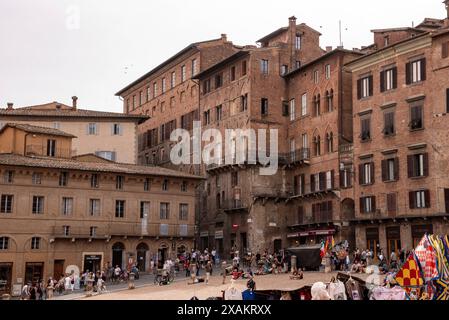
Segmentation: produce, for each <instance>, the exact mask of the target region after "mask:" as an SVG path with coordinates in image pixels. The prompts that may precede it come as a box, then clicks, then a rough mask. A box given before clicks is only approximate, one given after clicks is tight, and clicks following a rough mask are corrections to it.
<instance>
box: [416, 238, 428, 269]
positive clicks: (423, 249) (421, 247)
mask: <svg viewBox="0 0 449 320" xmlns="http://www.w3.org/2000/svg"><path fill="white" fill-rule="evenodd" d="M428 246H429V240H428V239H427V235H424V237H423V238H422V239H421V241H420V242H419V243H418V246H417V247H416V248H415V254H416V258H417V259H418V261H419V264H420V266H421V267H422V268H424V266H425V265H426V255H427V247H428Z"/></svg>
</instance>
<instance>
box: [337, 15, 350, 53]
mask: <svg viewBox="0 0 449 320" xmlns="http://www.w3.org/2000/svg"><path fill="white" fill-rule="evenodd" d="M345 31H348V28H345ZM338 33H339V37H340V47H343V41H342V39H341V20H338Z"/></svg>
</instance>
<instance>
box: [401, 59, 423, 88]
mask: <svg viewBox="0 0 449 320" xmlns="http://www.w3.org/2000/svg"><path fill="white" fill-rule="evenodd" d="M405 71H406V74H405V83H406V84H407V85H409V84H413V83H418V82H421V81H425V80H426V58H423V59H420V60H416V61H411V62H408V63H407V64H406V65H405Z"/></svg>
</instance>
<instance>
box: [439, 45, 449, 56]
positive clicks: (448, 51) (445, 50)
mask: <svg viewBox="0 0 449 320" xmlns="http://www.w3.org/2000/svg"><path fill="white" fill-rule="evenodd" d="M447 57H449V42H444V43H443V44H442V45H441V58H443V59H446V58H447Z"/></svg>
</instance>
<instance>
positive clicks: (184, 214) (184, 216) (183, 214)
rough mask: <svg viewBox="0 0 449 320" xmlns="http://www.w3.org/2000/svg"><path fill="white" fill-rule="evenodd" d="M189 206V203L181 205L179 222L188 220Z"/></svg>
mask: <svg viewBox="0 0 449 320" xmlns="http://www.w3.org/2000/svg"><path fill="white" fill-rule="evenodd" d="M188 217H189V205H188V204H187V203H180V204H179V220H188Z"/></svg>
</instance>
